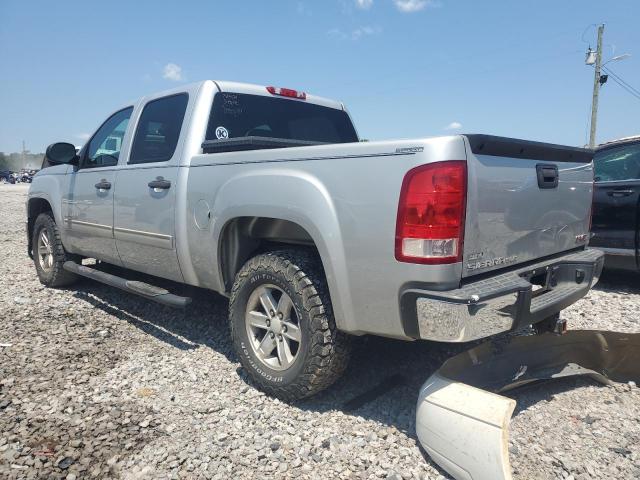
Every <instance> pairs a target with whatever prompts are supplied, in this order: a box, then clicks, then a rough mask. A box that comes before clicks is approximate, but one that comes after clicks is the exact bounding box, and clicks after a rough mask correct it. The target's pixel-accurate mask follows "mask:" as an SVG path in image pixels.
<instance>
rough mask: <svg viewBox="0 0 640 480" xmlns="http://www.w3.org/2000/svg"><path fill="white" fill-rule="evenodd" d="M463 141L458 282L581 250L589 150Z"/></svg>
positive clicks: (474, 138)
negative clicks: (462, 213)
mask: <svg viewBox="0 0 640 480" xmlns="http://www.w3.org/2000/svg"><path fill="white" fill-rule="evenodd" d="M465 137H466V141H465V146H466V150H467V171H468V193H467V212H466V220H465V233H464V247H463V248H464V252H463V271H462V276H463V277H470V276H473V275H478V274H482V273H485V272H488V271H491V270H496V269H500V268H504V267H509V266H513V265H516V264H520V263H524V262H528V261H531V260H536V259H539V258H542V257H547V256H550V255H554V254H557V253H560V252H564V251H567V250H571V249H575V248H578V247H582V246H584V245H586V243H587V240H588V232H589V217H590V210H591V201H592V189H593V166H592V163H591V160H592V157H593V152H592V151H591V150H585V149H582V148H574V147H566V146H562V145H552V144H546V143H539V142H529V141H525V140H517V139H513V138H503V137H494V136H489V135H465Z"/></svg>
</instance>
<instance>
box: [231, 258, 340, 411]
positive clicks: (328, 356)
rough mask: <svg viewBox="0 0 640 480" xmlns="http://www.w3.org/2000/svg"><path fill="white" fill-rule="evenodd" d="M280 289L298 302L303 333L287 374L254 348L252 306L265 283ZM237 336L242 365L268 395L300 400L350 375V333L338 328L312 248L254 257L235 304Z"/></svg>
mask: <svg viewBox="0 0 640 480" xmlns="http://www.w3.org/2000/svg"><path fill="white" fill-rule="evenodd" d="M265 284H270V285H275V286H277V287H278V288H280V289H282V290H283V291H284V292H286V293H287V294H288V295H289V297H290V298H291V300H292V301H293V305H294V308H295V309H296V315H297V317H298V322H299V328H300V331H301V335H302V342H301V343H300V347H299V348H300V350H299V352H298V355H297V356H296V359H295V360H294V362H293V364H292V365H291V366H290V367H289V368H288V369H286V370H284V371H278V370H273V369H271V368H269V367H268V366H266V365H264V363H262V362H261V361H260V360H259V359H258V358H257V356H256V355H255V353H254V351H253V349H252V347H251V346H250V344H249V337H248V333H247V328H246V325H245V314H246V309H247V302H248V299H249V297H250V295H251V293H252V292H253V291H254V290H255V289H256V288H258V287H260V285H265ZM229 320H230V327H231V338H232V341H233V346H234V348H235V351H236V353H237V355H238V357H239V359H240V362H241V363H242V366H243V367H244V369H245V370H246V372H247V373H248V374H249V376H250V377H251V379H252V380H253V382H254V384H255V385H256V386H257V388H259V389H260V390H262V391H264V392H265V393H267V394H268V395H271V396H274V397H277V398H279V399H281V400H284V401H288V402H290V401H295V400H299V399H302V398H305V397H309V396H311V395H314V394H316V393H318V392H320V391H321V390H323V389H325V388H327V387H328V386H330V385H331V384H332V383H334V382H335V381H336V379H338V378H339V377H340V375H341V374H342V373H343V372H344V370H345V368H346V366H347V363H348V360H349V353H350V341H349V337H348V335H346V334H344V333H343V332H340V331H338V329H337V328H336V324H335V320H334V318H333V312H332V309H331V301H330V298H329V293H328V288H327V285H326V280H325V276H324V272H323V270H322V267H321V264H320V260H319V259H318V258H317V255H315V254H314V252H312V251H307V250H306V249H299V250H281V251H274V252H269V253H264V254H261V255H258V256H256V257H253V258H251V259H250V260H249V261H247V263H246V264H245V265H244V266H243V267H242V269H241V270H240V271H239V272H238V274H237V275H236V278H235V282H234V284H233V287H232V291H231V300H230V303H229Z"/></svg>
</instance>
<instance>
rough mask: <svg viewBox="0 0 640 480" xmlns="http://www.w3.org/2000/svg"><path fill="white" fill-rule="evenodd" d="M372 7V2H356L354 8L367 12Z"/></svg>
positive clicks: (364, 0) (357, 0)
mask: <svg viewBox="0 0 640 480" xmlns="http://www.w3.org/2000/svg"><path fill="white" fill-rule="evenodd" d="M371 5H373V0H356V7H358V8H361V9H362V10H369V9H370V8H371Z"/></svg>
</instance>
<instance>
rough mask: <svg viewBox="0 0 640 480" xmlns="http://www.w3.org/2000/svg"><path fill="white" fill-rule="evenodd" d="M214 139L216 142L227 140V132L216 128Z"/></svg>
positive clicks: (222, 128) (221, 128)
mask: <svg viewBox="0 0 640 480" xmlns="http://www.w3.org/2000/svg"><path fill="white" fill-rule="evenodd" d="M216 138H217V139H218V140H223V139H225V138H229V130H227V129H226V128H224V127H218V128H216Z"/></svg>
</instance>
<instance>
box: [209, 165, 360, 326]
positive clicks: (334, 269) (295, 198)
mask: <svg viewBox="0 0 640 480" xmlns="http://www.w3.org/2000/svg"><path fill="white" fill-rule="evenodd" d="M213 205H215V216H214V227H213V238H214V242H215V251H216V252H220V239H221V236H222V234H223V232H224V228H225V226H226V225H227V224H228V222H230V221H231V220H233V219H235V218H238V217H265V218H274V219H281V220H288V221H290V222H293V223H295V224H297V225H299V226H300V227H302V228H303V229H304V230H305V231H306V232H307V233H308V234H309V236H310V237H311V238H312V239H313V242H314V244H315V246H316V248H317V249H318V252H319V254H320V259H321V261H322V266H323V268H324V272H325V275H326V278H327V284H328V286H329V293H330V296H331V303H332V306H333V312H334V315H335V319H336V324H337V326H338V328H340V329H343V330H349V329H350V326H352V324H353V314H352V306H351V294H350V289H349V283H348V278H347V271H346V261H345V252H344V247H343V240H342V230H341V228H340V224H339V220H338V214H337V211H336V207H335V204H334V202H333V200H332V198H331V196H330V194H329V192H328V191H327V189H326V187H325V186H324V185H323V184H322V183H321V182H320V180H318V178H316V177H315V176H313V175H310V174H308V173H305V172H301V171H299V170H289V169H282V168H272V169H265V170H260V171H253V172H248V173H245V174H241V175H238V176H236V177H233V178H231V179H230V180H229V181H227V182H226V183H225V184H224V185H222V187H221V188H220V189H219V190H218V193H217V195H216V197H215V200H214V203H213ZM220 264H221V262H218V269H219V273H218V275H219V278H220V285H221V286H223V284H224V282H223V281H222V279H223V274H222V270H221V268H220Z"/></svg>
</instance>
